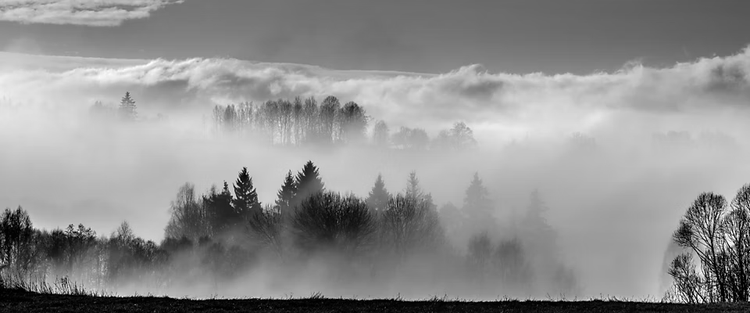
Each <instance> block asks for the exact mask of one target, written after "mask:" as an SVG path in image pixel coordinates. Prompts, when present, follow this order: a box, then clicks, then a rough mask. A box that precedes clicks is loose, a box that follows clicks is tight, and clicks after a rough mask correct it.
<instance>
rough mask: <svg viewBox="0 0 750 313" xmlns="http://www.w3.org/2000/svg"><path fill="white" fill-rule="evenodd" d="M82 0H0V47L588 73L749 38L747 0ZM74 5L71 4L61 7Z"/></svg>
mask: <svg viewBox="0 0 750 313" xmlns="http://www.w3.org/2000/svg"><path fill="white" fill-rule="evenodd" d="M76 3H77V4H76ZM87 3H88V4H87ZM91 3H93V2H87V1H73V0H4V1H0V49H1V48H3V47H5V50H6V51H15V52H30V53H41V54H48V55H69V56H84V57H99V58H128V59H131V58H137V59H155V58H165V59H185V58H193V57H208V58H210V57H221V58H238V59H243V60H251V61H259V62H290V63H301V64H312V65H318V66H323V67H327V68H334V69H347V70H351V69H356V70H397V71H409V72H419V73H443V72H447V71H450V70H453V69H456V68H459V67H461V66H465V65H470V64H482V65H484V66H485V67H486V68H487V69H488V70H489V71H492V72H507V73H516V74H525V73H532V72H544V73H546V74H562V73H568V72H570V73H574V74H588V73H592V72H596V71H608V72H609V71H614V70H617V69H619V68H620V67H622V66H623V65H624V64H626V63H628V62H632V61H638V62H642V63H644V64H647V65H651V66H659V67H662V66H671V65H673V64H674V63H676V62H685V61H689V60H692V59H695V58H697V57H701V56H713V55H728V54H731V53H734V52H736V51H738V50H740V49H742V48H743V47H744V46H745V45H746V44H747V43H750V33H748V32H747V31H746V30H747V29H750V20H749V19H747V14H748V12H750V3H748V2H747V1H742V0H740V1H700V0H661V1H650V0H628V1H616V0H614V1H613V0H605V1H600V0H595V1H590V0H589V1H583V0H570V1H556V0H544V1H541V0H530V1H529V0H523V1H495V0H468V1H450V0H409V1H400V0H381V1H365V0H327V1H311V0H258V1H245V0H220V1H205V0H185V1H175V0H106V1H97V2H96V3H97V5H92V4H91ZM71 4H75V5H77V6H78V7H75V9H74V10H71V9H70V6H71ZM128 4H130V5H128ZM28 8H33V9H35V10H29V9H28ZM24 9H25V10H24ZM30 12H35V13H30Z"/></svg>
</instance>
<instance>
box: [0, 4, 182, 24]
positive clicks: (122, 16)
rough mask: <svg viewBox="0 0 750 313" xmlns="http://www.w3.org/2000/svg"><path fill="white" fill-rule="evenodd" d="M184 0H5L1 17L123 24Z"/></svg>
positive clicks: (22, 21)
mask: <svg viewBox="0 0 750 313" xmlns="http://www.w3.org/2000/svg"><path fill="white" fill-rule="evenodd" d="M181 2H183V0H96V1H94V0H92V1H84V0H3V1H0V20H2V21H11V22H19V23H24V24H31V23H39V24H58V25H62V24H70V25H86V26H119V25H120V24H122V23H123V22H124V21H126V20H134V19H143V18H147V17H149V16H150V15H151V12H153V11H156V10H158V9H161V8H163V7H164V6H166V5H169V4H174V3H181Z"/></svg>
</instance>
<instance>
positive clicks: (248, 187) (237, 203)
mask: <svg viewBox="0 0 750 313" xmlns="http://www.w3.org/2000/svg"><path fill="white" fill-rule="evenodd" d="M234 197H235V199H234V201H233V204H234V209H235V210H236V211H237V213H238V214H239V216H241V217H249V216H252V215H253V214H257V213H260V212H261V211H262V207H261V205H260V202H259V201H258V193H257V192H256V191H255V187H253V179H252V178H251V177H250V174H248V172H247V167H243V168H242V171H240V174H239V175H238V177H237V180H236V181H235V182H234Z"/></svg>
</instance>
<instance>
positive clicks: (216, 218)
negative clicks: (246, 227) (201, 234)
mask: <svg viewBox="0 0 750 313" xmlns="http://www.w3.org/2000/svg"><path fill="white" fill-rule="evenodd" d="M232 202H233V199H232V193H231V192H229V185H228V184H227V182H224V188H223V189H222V190H221V191H220V192H217V191H216V188H215V187H212V188H211V191H210V192H209V194H208V196H204V197H203V203H204V205H205V206H206V212H207V215H208V218H209V223H210V224H211V230H212V232H213V233H214V235H221V234H222V233H224V232H225V231H227V230H229V229H231V228H234V226H235V225H236V224H237V223H238V214H237V212H236V211H235V210H234V208H233V207H232Z"/></svg>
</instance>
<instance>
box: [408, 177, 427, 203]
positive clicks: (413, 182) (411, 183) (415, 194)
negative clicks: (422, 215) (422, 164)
mask: <svg viewBox="0 0 750 313" xmlns="http://www.w3.org/2000/svg"><path fill="white" fill-rule="evenodd" d="M423 196H424V194H423V192H422V188H421V187H419V178H417V172H411V173H409V179H408V180H407V181H406V197H407V198H408V197H411V198H414V199H420V198H422V197H423Z"/></svg>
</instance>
